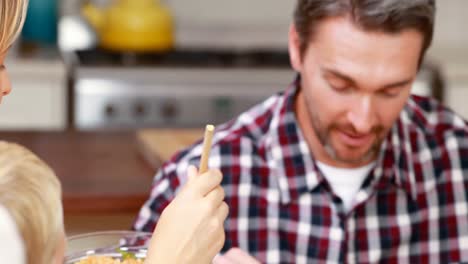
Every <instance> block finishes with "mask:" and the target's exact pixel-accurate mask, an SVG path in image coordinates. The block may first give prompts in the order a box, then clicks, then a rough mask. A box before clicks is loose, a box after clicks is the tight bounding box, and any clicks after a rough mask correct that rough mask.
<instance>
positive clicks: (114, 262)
mask: <svg viewBox="0 0 468 264" xmlns="http://www.w3.org/2000/svg"><path fill="white" fill-rule="evenodd" d="M143 263H144V260H142V259H134V258H129V259H125V260H120V259H116V258H112V257H105V256H91V257H87V258H86V259H82V260H80V261H78V262H75V264H143Z"/></svg>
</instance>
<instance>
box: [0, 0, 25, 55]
mask: <svg viewBox="0 0 468 264" xmlns="http://www.w3.org/2000/svg"><path fill="white" fill-rule="evenodd" d="M27 6H28V0H0V53H4V52H5V51H6V50H7V49H8V48H9V47H10V46H11V44H12V43H13V42H14V41H15V39H16V38H17V37H18V35H19V34H20V32H21V29H22V28H23V24H24V20H25V18H26V11H27Z"/></svg>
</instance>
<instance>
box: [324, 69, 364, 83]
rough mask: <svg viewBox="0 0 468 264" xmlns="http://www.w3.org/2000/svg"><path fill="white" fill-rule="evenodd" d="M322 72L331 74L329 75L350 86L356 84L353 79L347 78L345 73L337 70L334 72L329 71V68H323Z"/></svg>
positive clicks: (332, 70)
mask: <svg viewBox="0 0 468 264" xmlns="http://www.w3.org/2000/svg"><path fill="white" fill-rule="evenodd" d="M323 71H324V72H325V73H326V74H331V75H335V76H336V77H338V78H340V79H343V80H345V81H346V82H349V83H351V84H353V85H354V84H356V82H355V81H354V80H353V78H351V77H349V76H348V75H346V74H345V73H342V72H339V71H337V70H334V69H329V68H325V69H323Z"/></svg>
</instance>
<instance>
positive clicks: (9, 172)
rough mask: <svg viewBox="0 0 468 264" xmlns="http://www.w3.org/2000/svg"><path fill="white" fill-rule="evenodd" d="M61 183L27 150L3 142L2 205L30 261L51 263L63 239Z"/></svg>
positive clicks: (0, 146) (0, 143)
mask: <svg viewBox="0 0 468 264" xmlns="http://www.w3.org/2000/svg"><path fill="white" fill-rule="evenodd" d="M61 196H62V191H61V186H60V182H59V180H58V179H57V177H56V176H55V174H54V172H53V171H52V170H51V169H50V168H49V166H47V165H46V164H45V163H44V162H43V161H42V160H40V159H39V158H38V157H37V156H36V155H34V154H33V153H32V152H31V151H29V150H28V149H26V148H24V147H22V146H20V145H17V144H13V143H7V142H4V141H0V204H2V205H3V206H5V207H6V208H7V210H8V211H9V212H10V214H11V215H12V216H13V219H14V220H15V221H16V224H17V226H18V229H19V230H20V233H21V236H22V237H23V240H24V245H25V250H26V252H27V253H26V254H27V256H26V258H27V263H28V264H50V263H52V260H53V259H54V256H55V254H56V249H57V246H58V245H59V244H60V241H61V239H62V238H63V234H64V230H63V210H62V203H61Z"/></svg>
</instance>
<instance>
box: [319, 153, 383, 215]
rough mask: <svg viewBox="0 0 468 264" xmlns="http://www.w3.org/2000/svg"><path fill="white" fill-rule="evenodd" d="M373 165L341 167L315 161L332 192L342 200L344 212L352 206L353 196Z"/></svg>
mask: <svg viewBox="0 0 468 264" xmlns="http://www.w3.org/2000/svg"><path fill="white" fill-rule="evenodd" d="M374 165H375V162H373V163H370V164H368V165H366V166H364V167H360V168H353V169H343V168H336V167H332V166H329V165H327V164H325V163H322V162H319V161H317V166H318V167H319V169H320V171H321V172H322V174H323V176H324V177H325V178H326V179H327V181H328V183H330V186H331V188H332V190H333V192H334V193H335V194H336V195H338V197H340V198H341V200H342V201H343V205H344V208H345V210H346V212H349V211H350V210H351V209H352V208H353V206H354V203H353V201H354V198H355V197H356V194H357V193H358V191H359V189H360V188H361V185H362V183H363V181H364V179H365V178H366V176H367V175H368V174H369V172H370V171H371V169H372V168H373V167H374Z"/></svg>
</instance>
